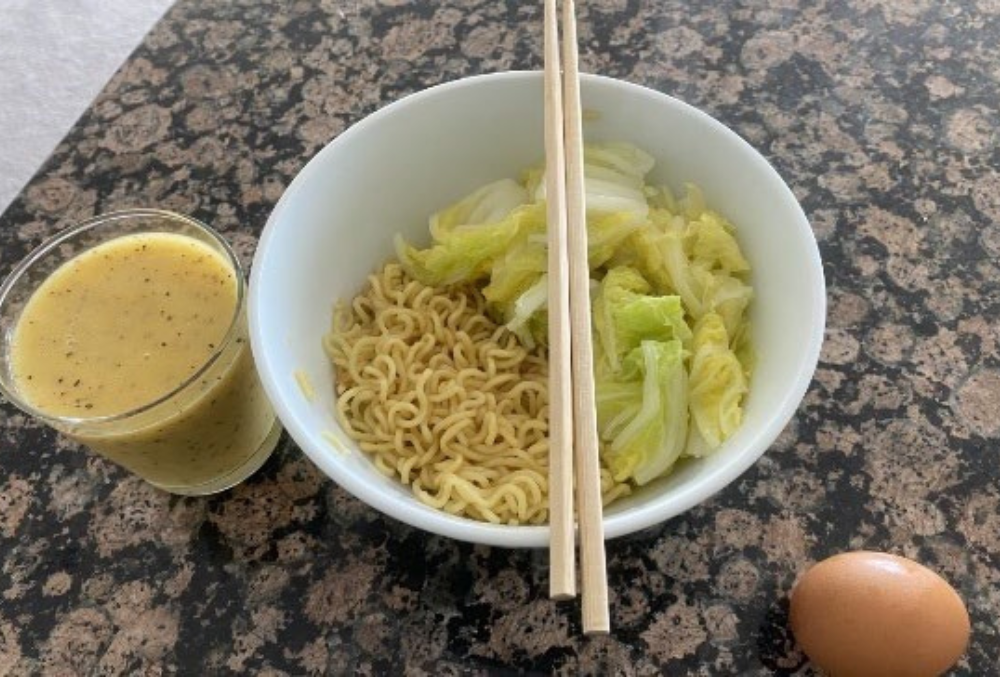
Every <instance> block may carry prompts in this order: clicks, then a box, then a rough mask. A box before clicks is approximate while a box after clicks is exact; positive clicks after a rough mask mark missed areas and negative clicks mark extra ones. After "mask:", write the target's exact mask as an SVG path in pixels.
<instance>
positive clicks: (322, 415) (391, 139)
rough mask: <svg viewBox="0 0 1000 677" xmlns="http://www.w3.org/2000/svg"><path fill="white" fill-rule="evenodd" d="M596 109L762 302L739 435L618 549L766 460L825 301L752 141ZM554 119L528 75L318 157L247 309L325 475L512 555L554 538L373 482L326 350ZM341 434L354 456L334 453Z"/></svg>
mask: <svg viewBox="0 0 1000 677" xmlns="http://www.w3.org/2000/svg"><path fill="white" fill-rule="evenodd" d="M582 92H583V105H584V108H585V109H586V111H588V113H589V114H588V115H587V116H586V117H587V119H588V121H587V122H586V123H585V134H586V137H587V139H588V140H621V141H630V142H632V143H634V144H636V145H638V146H639V147H641V148H643V149H645V150H646V151H648V152H649V153H651V154H652V155H653V156H654V157H655V158H656V160H657V167H656V169H655V170H654V173H653V176H652V178H653V180H654V181H656V182H664V181H665V182H668V183H669V184H670V185H671V186H672V187H674V188H675V189H678V188H680V186H681V184H682V183H683V182H687V181H690V182H694V183H696V184H698V185H699V186H700V187H701V188H702V189H703V190H704V193H705V196H706V199H707V201H708V204H709V205H710V206H711V207H713V208H715V209H717V210H719V211H721V212H722V213H723V214H725V215H726V216H727V217H729V218H730V219H731V220H732V221H733V222H734V223H735V224H736V225H737V228H738V237H739V240H740V244H741V246H742V247H743V250H744V252H745V254H746V256H747V258H748V259H749V260H750V262H751V265H752V266H753V284H754V287H755V290H756V299H755V301H754V303H753V306H752V321H753V327H754V342H755V347H756V350H757V352H758V357H759V361H758V364H757V368H756V371H755V373H754V377H753V380H752V383H751V391H750V395H749V397H748V400H747V402H746V411H745V420H744V423H743V425H742V427H741V428H740V430H739V431H738V432H737V433H736V434H735V435H734V436H733V437H732V438H731V439H730V440H728V441H727V442H726V444H725V446H724V447H723V448H722V449H721V450H720V451H719V452H718V453H716V454H715V455H713V456H711V457H709V458H707V459H703V460H699V461H696V462H690V463H686V464H684V465H682V466H681V467H679V468H678V469H677V470H675V472H674V473H673V474H671V475H670V476H669V477H667V478H665V479H662V480H659V481H657V482H655V483H653V484H652V485H650V486H647V487H644V488H643V489H642V490H641V491H639V492H637V493H636V494H635V495H634V496H632V497H629V498H628V499H625V500H622V501H620V502H618V503H616V504H615V505H613V506H612V507H611V508H610V509H609V510H608V511H607V512H606V514H605V531H606V534H607V535H608V536H609V537H615V536H621V535H623V534H627V533H631V532H634V531H637V530H639V529H642V528H644V527H648V526H650V525H653V524H656V523H658V522H662V521H663V520H665V519H668V518H670V517H672V516H674V515H677V514H679V513H682V512H684V511H685V510H687V509H688V508H690V507H691V506H693V505H696V504H697V503H699V502H701V501H704V500H705V499H706V498H708V497H709V496H711V495H712V494H714V493H715V492H717V491H719V490H720V489H721V488H723V487H724V486H726V485H727V484H729V483H730V482H732V481H733V480H734V479H735V478H736V477H737V476H739V475H740V473H742V472H743V471H745V470H746V469H747V468H748V467H749V466H750V465H751V464H753V463H754V462H755V461H756V460H757V459H758V458H759V457H760V455H761V454H762V453H763V452H764V451H765V450H766V449H767V448H768V446H769V445H770V444H771V443H772V442H773V441H774V440H775V438H776V437H777V436H778V434H779V433H780V432H781V431H782V429H783V428H784V426H785V425H786V424H787V423H788V421H789V419H790V418H791V417H792V415H793V413H794V412H795V409H796V407H797V405H798V404H799V402H800V401H801V399H802V397H803V395H804V393H805V391H806V388H807V387H808V385H809V382H810V379H811V377H812V374H813V371H814V369H815V367H816V363H817V360H818V357H819V352H820V346H821V343H822V339H823V331H824V325H825V314H826V296H825V284H824V279H823V270H822V264H821V261H820V257H819V251H818V249H817V246H816V241H815V239H814V237H813V234H812V230H811V228H810V226H809V223H808V221H807V220H806V217H805V215H804V214H803V212H802V210H801V208H800V207H799V205H798V203H797V201H796V199H795V197H794V196H793V195H792V192H791V191H790V190H789V189H788V187H787V186H786V185H785V183H784V182H783V181H782V180H781V177H779V176H778V174H777V172H775V170H774V169H773V168H772V167H771V166H770V165H769V164H768V163H767V161H766V160H765V159H764V158H763V157H762V156H761V155H760V154H759V153H757V152H756V151H755V150H754V149H753V148H751V147H750V146H749V145H748V144H747V143H746V142H745V141H743V140H742V139H741V138H740V137H738V136H737V135H736V134H735V133H733V132H732V131H730V130H729V129H728V128H726V127H725V126H724V125H722V124H721V123H719V122H717V121H716V120H714V119H713V118H711V117H709V116H708V115H706V114H705V113H702V112H700V111H698V110H697V109H695V108H692V107H691V106H688V105H687V104H684V103H682V102H680V101H678V100H676V99H673V98H671V97H669V96H666V95H664V94H661V93H659V92H656V91H653V90H650V89H646V88H644V87H640V86H637V85H633V84H629V83H626V82H622V81H618V80H613V79H609V78H604V77H598V76H592V75H585V76H584V77H583V83H582ZM542 116H543V111H542V74H541V73H537V72H513V73H501V74H495V75H485V76H478V77H472V78H468V79H464V80H459V81H456V82H451V83H448V84H444V85H441V86H438V87H433V88H431V89H428V90H425V91H422V92H420V93H418V94H414V95H412V96H409V97H406V98H404V99H402V100H400V101H397V102H395V103H393V104H391V105H389V106H387V107H385V108H383V109H382V110H380V111H378V112H376V113H374V114H372V115H370V116H369V117H367V118H365V119H364V120H362V121H361V122H359V123H358V124H356V125H354V126H353V127H351V128H350V129H348V130H347V131H346V132H344V133H343V134H341V135H340V136H339V137H337V138H336V139H334V140H333V141H332V142H331V143H330V144H329V145H327V146H326V147H325V148H324V149H323V150H322V151H320V152H319V153H318V154H317V155H316V156H315V157H314V158H313V159H312V160H311V161H310V162H309V163H308V165H306V167H305V168H304V169H303V170H302V171H301V172H300V173H299V174H298V176H296V178H295V180H294V181H293V182H292V184H291V185H290V186H289V187H288V189H287V190H286V191H285V193H284V195H283V196H282V198H281V200H280V202H279V203H278V205H277V206H276V207H275V209H274V212H273V213H272V214H271V217H270V219H269V220H268V223H267V227H266V228H265V229H264V232H263V235H262V236H261V239H260V243H259V245H258V247H257V253H256V256H255V259H254V264H253V273H252V277H251V283H250V295H249V312H250V334H251V342H252V346H253V353H254V357H255V358H256V362H257V367H258V369H259V370H260V375H261V378H262V380H263V382H264V386H265V388H266V390H267V393H268V395H269V396H270V398H271V400H272V402H273V403H274V405H275V408H276V409H277V412H278V415H279V416H280V418H281V420H282V422H283V423H284V424H285V427H286V428H287V429H288V431H289V433H290V434H291V435H292V437H293V438H294V439H295V441H296V442H297V443H298V445H299V446H300V447H301V448H302V449H303V451H305V453H306V454H307V455H308V456H309V457H310V458H311V459H312V460H313V461H314V462H315V463H316V464H317V465H318V466H319V467H320V468H321V469H322V470H323V471H324V472H325V473H326V474H328V475H329V476H330V477H331V478H333V479H334V480H335V481H336V482H337V483H338V484H340V485H341V486H342V487H344V488H345V489H346V490H347V491H349V492H351V493H352V494H354V495H355V496H357V497H358V498H360V499H361V500H362V501H364V502H366V503H368V504H369V505H371V506H373V507H375V508H376V509H378V510H380V511H382V512H383V513H386V514H387V515H390V516H392V517H395V518H396V519H399V520H402V521H403V522H406V523H409V524H411V525H413V526H415V527H419V528H421V529H425V530H427V531H431V532H434V533H438V534H443V535H446V536H450V537H453V538H457V539H461V540H466V541H472V542H477V543H486V544H491V545H500V546H507V547H541V546H544V545H545V544H546V543H547V539H548V529H547V527H528V526H522V527H507V526H495V525H489V524H482V523H479V522H474V521H471V520H467V519H462V518H458V517H454V516H451V515H448V514H446V513H443V512H441V511H438V510H434V509H432V508H429V507H427V506H424V505H423V504H421V503H420V502H419V501H417V500H416V499H415V498H414V497H413V496H412V494H411V493H410V491H409V489H407V488H406V487H404V486H402V485H401V484H399V483H398V482H396V481H395V480H392V479H389V478H386V477H384V476H383V475H381V474H380V473H378V472H377V471H376V470H375V468H374V466H373V465H372V464H371V463H370V462H369V460H368V458H367V457H366V456H365V454H364V453H363V452H361V451H359V450H358V449H357V447H356V446H354V445H353V443H351V442H350V440H349V439H348V438H347V437H346V435H345V434H344V433H343V432H342V431H341V430H340V427H339V426H338V424H337V422H336V419H335V417H334V416H333V414H332V412H333V405H334V397H333V378H332V376H333V375H332V370H331V367H330V365H329V363H328V361H327V358H326V356H325V355H324V353H323V349H322V347H321V344H320V338H321V336H322V335H323V334H324V332H326V331H327V330H328V328H329V326H330V319H331V312H332V309H333V305H334V302H335V300H336V299H348V298H350V297H351V296H353V295H354V294H356V293H357V292H358V291H359V289H360V288H361V286H362V285H363V284H364V282H365V278H366V276H367V275H369V274H370V273H371V272H373V271H374V270H375V269H376V268H378V267H379V266H380V265H381V264H382V263H383V262H384V261H385V260H387V259H388V258H389V257H390V256H391V255H392V252H393V248H392V239H393V236H394V235H395V234H396V233H398V232H401V233H402V234H403V235H404V236H405V237H406V238H407V239H409V240H411V241H416V242H426V241H427V239H428V234H427V217H428V216H429V215H430V214H431V213H432V212H434V211H436V210H437V209H439V208H441V207H443V206H445V205H447V204H449V203H451V202H453V201H454V200H456V199H458V198H460V197H462V196H463V195H465V194H466V193H467V192H469V191H470V190H472V189H474V188H476V187H478V186H480V185H481V184H483V183H486V182H488V181H493V180H495V179H498V178H502V177H507V176H511V177H515V176H517V172H518V171H519V170H520V169H522V168H524V167H526V166H528V165H531V164H534V163H538V162H540V161H541V160H542V153H543V139H542V133H543V132H542ZM299 370H301V371H302V372H304V373H305V374H306V375H307V376H308V378H309V380H310V381H311V382H312V384H313V386H314V387H315V390H316V393H317V396H316V398H315V400H314V401H313V402H309V401H307V400H306V398H305V397H304V396H303V393H302V390H301V389H300V387H299V385H298V384H297V381H296V376H295V374H296V372H297V371H299ZM324 433H326V435H324ZM329 433H333V435H334V436H335V437H336V438H337V439H339V440H340V444H332V443H331V442H330V441H329V439H328V438H329ZM338 447H339V448H338Z"/></svg>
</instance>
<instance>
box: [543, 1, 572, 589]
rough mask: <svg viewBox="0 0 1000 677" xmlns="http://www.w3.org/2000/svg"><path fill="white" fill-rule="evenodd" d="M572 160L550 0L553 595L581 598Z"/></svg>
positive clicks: (548, 179) (547, 103) (548, 183)
mask: <svg viewBox="0 0 1000 677" xmlns="http://www.w3.org/2000/svg"><path fill="white" fill-rule="evenodd" d="M565 178H566V162H565V147H564V145H563V105H562V76H561V74H560V67H559V26H558V14H557V12H556V0H545V195H546V200H547V219H548V243H549V254H548V256H549V272H548V275H549V279H548V316H549V528H550V530H551V535H550V537H549V596H550V597H552V598H553V599H570V598H572V597H575V596H576V560H575V555H576V551H575V546H574V529H573V395H572V393H573V388H572V382H571V360H570V314H569V302H570V301H569V261H568V258H567V257H568V252H567V248H566V181H565Z"/></svg>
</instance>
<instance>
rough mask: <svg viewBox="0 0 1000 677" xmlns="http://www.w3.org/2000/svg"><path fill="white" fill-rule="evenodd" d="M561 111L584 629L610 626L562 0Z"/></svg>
mask: <svg viewBox="0 0 1000 677" xmlns="http://www.w3.org/2000/svg"><path fill="white" fill-rule="evenodd" d="M563 69H564V71H563V113H564V118H565V130H564V133H565V139H564V143H565V147H566V148H565V150H566V228H567V231H568V236H567V241H568V244H569V283H570V286H569V307H570V334H571V337H570V342H571V346H572V362H573V377H572V380H573V445H574V447H575V449H576V454H575V457H574V462H575V465H576V496H577V514H578V518H579V520H580V563H581V586H580V587H581V588H582V591H583V600H582V602H583V631H584V633H586V634H588V635H591V634H598V633H607V632H609V631H610V625H611V623H610V619H609V618H608V576H607V571H606V563H605V555H604V517H603V512H604V510H603V506H602V504H601V468H600V462H599V459H598V446H597V411H596V407H595V404H594V353H593V346H592V341H591V334H590V267H589V266H588V264H587V214H586V199H585V194H584V175H583V115H582V111H581V104H580V72H579V55H578V51H577V42H576V7H575V3H574V2H573V0H563Z"/></svg>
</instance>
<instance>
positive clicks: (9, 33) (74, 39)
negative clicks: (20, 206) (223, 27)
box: [0, 0, 174, 213]
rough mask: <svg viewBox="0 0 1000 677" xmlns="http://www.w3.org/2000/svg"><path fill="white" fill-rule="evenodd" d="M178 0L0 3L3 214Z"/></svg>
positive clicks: (0, 205) (23, 0)
mask: <svg viewBox="0 0 1000 677" xmlns="http://www.w3.org/2000/svg"><path fill="white" fill-rule="evenodd" d="M173 1H174V0H0V213H2V212H3V211H4V210H5V209H6V208H7V207H8V206H9V205H10V202H11V201H12V200H13V199H14V198H15V197H16V196H17V194H18V193H19V192H20V190H21V189H22V188H23V187H24V184H25V183H26V182H27V181H28V180H29V179H30V178H31V177H32V175H33V174H34V173H35V172H36V171H37V170H38V168H39V166H40V165H41V163H42V162H44V161H45V159H46V158H47V157H48V156H49V154H50V153H51V152H52V150H53V149H54V148H55V146H56V144H58V143H59V141H60V139H62V137H63V136H64V135H65V134H66V132H67V131H69V129H70V127H71V126H72V125H73V123H74V122H75V121H76V119H77V118H78V117H79V116H80V115H81V114H82V113H83V111H84V110H86V108H87V106H88V105H89V104H90V102H91V101H92V100H93V99H94V97H95V96H97V94H98V93H99V92H100V91H101V88H102V87H103V86H104V84H105V83H106V82H107V81H108V79H109V78H110V77H111V76H112V75H113V74H114V72H115V71H116V70H117V69H118V67H119V66H120V65H121V64H122V62H123V61H124V60H125V59H126V57H128V55H129V54H131V52H132V50H133V49H135V47H136V46H138V44H139V43H140V42H141V41H142V38H143V36H144V35H145V34H146V33H147V32H148V31H149V29H150V28H151V27H152V26H153V24H155V23H156V21H157V19H159V18H160V17H161V16H162V15H163V13H164V12H165V11H166V10H167V8H168V7H169V6H170V5H171V4H173Z"/></svg>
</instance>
